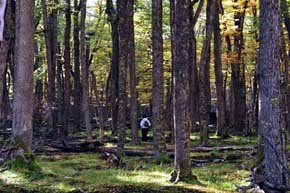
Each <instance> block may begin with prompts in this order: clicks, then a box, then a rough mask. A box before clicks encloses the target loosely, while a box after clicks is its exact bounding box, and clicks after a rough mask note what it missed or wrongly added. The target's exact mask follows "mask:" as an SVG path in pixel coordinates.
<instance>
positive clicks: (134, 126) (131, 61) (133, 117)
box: [128, 0, 138, 144]
mask: <svg viewBox="0 0 290 193" xmlns="http://www.w3.org/2000/svg"><path fill="white" fill-rule="evenodd" d="M134 2H135V1H134V0H129V1H128V11H129V13H128V14H129V19H128V20H129V25H128V27H129V47H128V49H129V50H128V52H129V53H128V65H129V71H130V122H131V137H132V142H133V144H137V143H138V101H137V100H138V99H137V90H136V86H137V77H136V64H135V32H134Z"/></svg>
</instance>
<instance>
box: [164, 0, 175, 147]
mask: <svg viewBox="0 0 290 193" xmlns="http://www.w3.org/2000/svg"><path fill="white" fill-rule="evenodd" d="M174 28H175V0H170V36H171V37H170V42H171V80H170V90H171V92H170V96H168V97H167V98H168V99H167V100H168V106H167V110H166V112H167V117H169V118H168V120H167V125H169V126H170V129H171V133H172V134H171V142H172V143H174V140H175V136H174V135H175V133H174V122H173V77H174V70H173V66H174V62H175V53H174V51H175V46H174Z"/></svg>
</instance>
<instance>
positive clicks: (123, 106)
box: [117, 0, 129, 154]
mask: <svg viewBox="0 0 290 193" xmlns="http://www.w3.org/2000/svg"><path fill="white" fill-rule="evenodd" d="M117 10H118V16H119V24H118V32H119V49H120V53H119V76H118V80H119V89H118V90H119V95H118V126H119V127H118V130H117V133H118V145H117V147H118V153H119V154H123V150H124V145H125V129H126V115H127V61H128V34H129V31H128V25H127V24H128V21H127V20H128V0H117Z"/></svg>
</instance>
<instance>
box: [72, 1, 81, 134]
mask: <svg viewBox="0 0 290 193" xmlns="http://www.w3.org/2000/svg"><path fill="white" fill-rule="evenodd" d="M79 12H80V7H79V1H78V0H74V13H73V25H74V27H73V41H74V48H73V49H74V124H75V128H76V129H80V127H81V121H80V120H81V119H80V115H81V79H80V39H79V35H80V29H79Z"/></svg>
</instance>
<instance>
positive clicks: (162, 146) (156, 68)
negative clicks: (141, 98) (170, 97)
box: [152, 0, 166, 159]
mask: <svg viewBox="0 0 290 193" xmlns="http://www.w3.org/2000/svg"><path fill="white" fill-rule="evenodd" d="M162 35H163V29H162V0H152V54H153V69H152V80H153V87H152V118H153V119H152V127H153V144H154V157H155V158H157V159H158V158H160V156H161V155H162V154H166V142H165V135H164V131H163V129H164V124H163V121H164V116H163V114H164V109H163V108H164V106H163V104H164V102H163V101H164V86H163V82H164V80H163V79H164V78H163V77H164V75H163V73H164V72H163V71H164V70H163V37H162Z"/></svg>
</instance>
